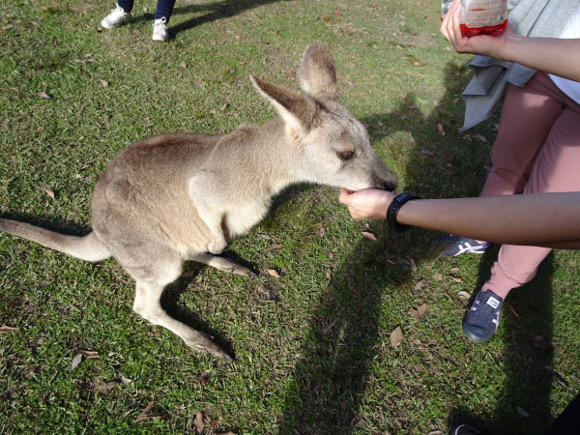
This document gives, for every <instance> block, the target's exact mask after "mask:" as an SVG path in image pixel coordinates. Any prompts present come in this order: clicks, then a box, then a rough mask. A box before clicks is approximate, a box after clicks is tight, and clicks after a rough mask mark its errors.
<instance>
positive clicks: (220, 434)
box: [215, 430, 236, 435]
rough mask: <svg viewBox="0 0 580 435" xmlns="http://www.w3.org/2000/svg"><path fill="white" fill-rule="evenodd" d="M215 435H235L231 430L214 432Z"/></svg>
mask: <svg viewBox="0 0 580 435" xmlns="http://www.w3.org/2000/svg"><path fill="white" fill-rule="evenodd" d="M215 435H236V434H235V433H233V432H232V431H231V430H230V431H228V432H220V433H216V434H215Z"/></svg>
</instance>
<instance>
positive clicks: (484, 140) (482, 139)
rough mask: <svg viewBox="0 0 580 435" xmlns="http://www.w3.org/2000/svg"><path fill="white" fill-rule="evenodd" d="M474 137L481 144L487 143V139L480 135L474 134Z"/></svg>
mask: <svg viewBox="0 0 580 435" xmlns="http://www.w3.org/2000/svg"><path fill="white" fill-rule="evenodd" d="M475 137H476V138H478V139H479V140H480V141H482V142H487V139H486V138H485V136H484V135H482V134H476V135H475Z"/></svg>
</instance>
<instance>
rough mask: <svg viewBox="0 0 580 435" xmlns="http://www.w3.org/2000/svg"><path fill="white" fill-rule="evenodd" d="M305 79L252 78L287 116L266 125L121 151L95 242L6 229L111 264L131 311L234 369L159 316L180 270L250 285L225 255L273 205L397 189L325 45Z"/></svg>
mask: <svg viewBox="0 0 580 435" xmlns="http://www.w3.org/2000/svg"><path fill="white" fill-rule="evenodd" d="M298 77H299V83H300V88H301V90H302V93H303V94H302V95H297V94H295V93H293V92H291V91H289V90H286V89H283V88H280V87H278V86H275V85H272V84H267V83H264V82H263V81H261V80H259V79H258V78H256V77H253V76H250V79H251V80H252V82H253V84H254V85H255V87H256V88H257V90H258V91H259V92H260V93H261V94H262V95H264V96H265V97H266V98H267V99H268V100H269V101H270V102H271V103H272V104H273V106H274V107H275V108H276V110H277V112H278V113H279V115H280V116H279V117H277V118H275V119H273V120H271V121H270V122H269V123H266V124H265V125H262V126H247V125H243V126H240V127H238V128H237V129H236V130H234V131H233V132H231V133H229V134H224V135H210V134H189V133H168V134H160V135H157V136H153V137H150V138H147V139H143V140H140V141H138V142H136V143H133V144H132V145H129V146H128V147H127V148H125V149H124V150H122V151H121V152H120V153H119V154H118V155H117V156H116V157H115V158H114V159H113V160H112V161H111V162H110V163H109V164H108V166H107V168H106V170H105V172H104V173H103V175H102V176H101V177H100V178H99V180H98V181H97V183H96V185H95V188H94V191H93V195H92V200H91V226H92V231H91V232H90V233H89V234H88V235H86V236H84V237H75V236H69V235H63V234H58V233H55V232H52V231H49V230H46V229H43V228H40V227H36V226H33V225H30V224H27V223H22V222H18V221H14V220H9V219H0V230H2V231H5V232H8V233H10V234H13V235H16V236H20V237H23V238H25V239H29V240H32V241H34V242H37V243H40V244H41V245H43V246H46V247H48V248H51V249H55V250H57V251H60V252H63V253H66V254H68V255H72V256H73V257H76V258H80V259H82V260H86V261H91V262H97V261H102V260H104V259H106V258H109V257H111V256H113V257H114V258H115V259H116V260H117V261H118V262H119V264H120V265H121V266H122V267H123V268H124V269H125V271H126V272H127V273H128V274H129V275H130V276H131V277H132V278H133V279H134V280H135V281H136V292H135V300H134V303H133V310H134V311H135V312H137V313H138V314H140V315H141V316H142V317H143V318H145V319H147V320H148V321H150V322H151V323H153V324H154V325H160V326H163V327H165V328H167V329H169V330H170V331H172V332H173V333H175V334H176V335H178V336H179V337H181V338H182V339H183V341H184V342H185V343H186V345H188V346H190V347H191V348H193V349H195V350H198V351H201V352H207V353H209V354H211V355H214V356H216V357H218V358H221V359H222V360H223V361H224V362H226V363H229V362H231V361H232V357H231V356H230V355H228V354H227V353H226V352H225V351H224V350H223V349H221V348H220V347H219V346H218V345H216V344H215V343H214V342H213V341H212V340H211V339H210V338H209V337H208V336H207V335H206V334H205V333H203V332H200V331H197V330H195V329H193V328H191V327H189V326H187V325H185V324H184V323H181V322H179V321H177V320H176V319H174V318H172V317H171V316H169V315H168V314H167V313H166V312H165V311H164V310H163V308H162V307H161V304H160V298H161V294H162V292H163V290H164V288H165V287H166V286H167V285H169V284H170V283H172V282H173V281H175V280H176V279H177V278H178V277H179V276H180V275H181V273H182V266H183V263H184V262H185V261H197V262H199V263H203V264H206V265H209V266H212V267H215V268H216V269H219V270H222V271H226V272H230V273H235V274H239V275H244V276H248V277H251V276H253V273H252V271H251V270H250V269H248V268H246V267H243V266H241V265H238V264H236V263H234V262H233V261H231V260H229V259H227V258H225V257H222V256H220V255H219V254H220V253H222V251H223V250H224V248H225V247H226V245H227V243H228V241H230V240H232V239H233V238H234V237H236V236H240V235H243V234H245V233H247V232H248V231H249V230H250V229H251V228H252V227H253V226H255V225H256V224H258V223H259V222H260V221H261V220H262V219H263V218H264V217H265V216H266V214H267V213H268V211H269V208H270V205H271V200H272V198H273V196H274V195H276V194H277V193H279V192H280V191H281V190H283V189H284V188H286V187H288V186H290V185H292V184H296V183H317V184H324V185H329V186H334V187H345V188H347V189H349V190H352V191H355V190H360V189H365V188H379V189H387V190H394V189H395V188H396V186H397V178H396V177H395V175H394V174H393V173H392V172H391V170H390V169H389V168H388V167H387V165H385V163H384V162H383V161H382V160H381V159H380V158H379V157H378V155H377V154H376V153H375V151H374V150H373V148H372V147H371V145H370V142H369V138H368V134H367V132H366V130H365V128H364V127H363V126H362V124H361V123H360V122H359V121H357V120H356V119H355V118H354V117H353V116H352V115H350V114H349V113H348V112H347V111H346V110H345V109H344V108H343V107H342V106H341V105H340V104H339V103H338V100H337V95H338V86H337V80H336V65H335V62H334V59H333V58H332V55H331V54H330V52H329V51H328V50H327V49H326V48H325V47H324V46H323V45H321V44H320V43H313V44H311V45H310V46H309V47H308V48H307V49H306V51H305V53H304V56H303V59H302V63H301V66H300V70H299V74H298Z"/></svg>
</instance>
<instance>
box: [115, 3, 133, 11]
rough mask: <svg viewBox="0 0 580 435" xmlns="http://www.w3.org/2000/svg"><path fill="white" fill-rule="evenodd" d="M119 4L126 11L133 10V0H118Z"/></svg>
mask: <svg viewBox="0 0 580 435" xmlns="http://www.w3.org/2000/svg"><path fill="white" fill-rule="evenodd" d="M117 4H118V5H119V6H121V8H123V10H124V11H125V12H126V13H129V12H131V11H132V10H133V0H117Z"/></svg>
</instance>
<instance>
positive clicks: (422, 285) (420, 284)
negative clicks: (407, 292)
mask: <svg viewBox="0 0 580 435" xmlns="http://www.w3.org/2000/svg"><path fill="white" fill-rule="evenodd" d="M425 287H427V281H425V280H424V279H422V280H420V281H419V282H418V283H417V284H415V290H423V289H424V288H425Z"/></svg>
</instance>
